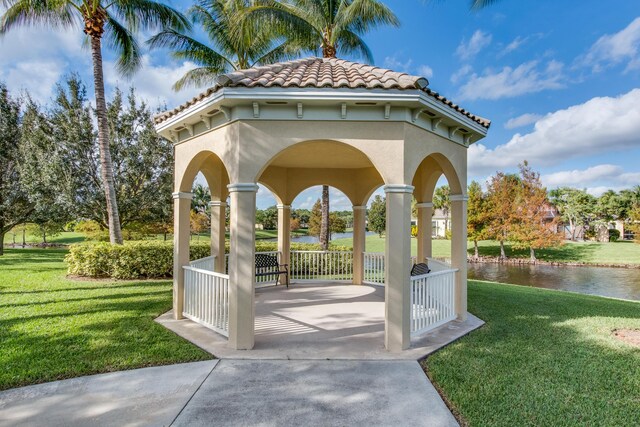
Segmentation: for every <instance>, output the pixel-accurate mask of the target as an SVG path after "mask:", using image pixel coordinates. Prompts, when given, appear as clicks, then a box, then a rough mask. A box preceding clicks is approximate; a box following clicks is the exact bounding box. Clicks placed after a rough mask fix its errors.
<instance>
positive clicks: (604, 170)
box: [541, 164, 623, 188]
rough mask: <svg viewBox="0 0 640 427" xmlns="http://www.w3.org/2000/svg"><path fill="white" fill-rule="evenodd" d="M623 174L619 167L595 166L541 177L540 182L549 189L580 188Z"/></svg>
mask: <svg viewBox="0 0 640 427" xmlns="http://www.w3.org/2000/svg"><path fill="white" fill-rule="evenodd" d="M622 172H623V170H622V168H621V167H620V166H616V165H609V164H604V165H597V166H592V167H589V168H587V169H574V170H568V171H560V172H554V173H550V174H545V175H543V176H542V177H541V178H542V182H543V183H544V184H545V185H546V186H547V187H551V188H555V187H564V186H568V187H580V186H585V185H588V184H592V183H594V182H597V181H601V180H603V179H610V178H611V177H613V176H616V175H620V174H621V173H622Z"/></svg>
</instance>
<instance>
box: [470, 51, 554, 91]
mask: <svg viewBox="0 0 640 427" xmlns="http://www.w3.org/2000/svg"><path fill="white" fill-rule="evenodd" d="M562 70H563V64H562V63H561V62H558V61H549V62H548V63H547V64H546V67H544V68H541V67H539V63H538V61H529V62H526V63H524V64H521V65H519V66H518V67H516V68H511V67H504V68H503V69H502V70H501V71H499V72H492V71H491V70H485V72H484V74H483V75H482V76H479V75H477V74H475V73H474V74H472V75H471V77H470V78H469V80H468V81H467V83H465V84H464V85H463V86H462V87H461V88H460V97H461V98H462V99H470V100H474V99H500V98H511V97H515V96H519V95H524V94H527V93H535V92H540V91H543V90H547V89H560V88H562V87H564V84H563V80H564V76H563V72H562Z"/></svg>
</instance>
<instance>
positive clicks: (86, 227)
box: [73, 220, 109, 242]
mask: <svg viewBox="0 0 640 427" xmlns="http://www.w3.org/2000/svg"><path fill="white" fill-rule="evenodd" d="M73 231H75V232H76V233H82V234H84V235H85V236H86V237H87V240H94V241H96V242H108V241H109V232H108V231H107V230H105V229H104V227H102V226H101V225H100V224H99V223H98V222H97V221H93V220H81V221H78V223H77V224H76V226H75V228H74V230H73Z"/></svg>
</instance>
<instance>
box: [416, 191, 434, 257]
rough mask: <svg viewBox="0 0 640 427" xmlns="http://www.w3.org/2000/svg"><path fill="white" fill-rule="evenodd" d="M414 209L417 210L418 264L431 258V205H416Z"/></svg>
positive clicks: (426, 203)
mask: <svg viewBox="0 0 640 427" xmlns="http://www.w3.org/2000/svg"><path fill="white" fill-rule="evenodd" d="M416 208H417V209H418V236H417V237H418V262H425V259H426V258H431V255H432V243H431V235H432V234H433V230H432V217H433V203H431V202H424V203H418V204H417V205H416Z"/></svg>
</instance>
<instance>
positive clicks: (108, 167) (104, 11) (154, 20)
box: [0, 0, 189, 244]
mask: <svg viewBox="0 0 640 427" xmlns="http://www.w3.org/2000/svg"><path fill="white" fill-rule="evenodd" d="M2 5H3V6H4V7H5V8H6V11H5V13H4V15H3V16H2V18H1V19H0V36H2V35H4V34H5V33H6V32H7V31H9V30H11V29H12V28H14V27H18V26H21V25H42V26H46V27H49V28H55V29H62V30H74V29H78V28H79V27H80V26H82V27H83V31H84V33H85V34H86V35H87V37H88V38H89V42H90V45H91V58H92V61H93V82H94V86H95V96H96V116H97V122H98V146H99V149H100V169H101V175H102V182H103V186H104V192H105V198H106V202H107V216H108V220H109V221H108V222H109V238H110V240H111V243H117V244H122V230H121V227H120V215H119V213H118V202H117V200H116V190H115V185H114V179H113V165H112V162H111V150H110V149H109V129H108V127H107V106H106V101H105V95H104V78H103V71H102V38H103V37H105V40H106V42H107V45H108V46H109V47H111V48H113V49H114V50H115V51H116V52H117V54H118V61H117V68H118V71H119V72H120V73H122V74H124V75H130V74H132V73H133V72H134V71H135V70H136V69H137V68H138V67H139V66H140V63H141V62H140V53H139V48H138V44H137V42H136V40H135V38H134V33H135V32H136V31H137V30H138V29H140V28H155V27H173V28H178V29H185V28H188V27H189V22H188V21H187V20H186V18H185V17H184V16H182V14H180V13H179V12H178V11H176V10H175V9H173V8H171V7H169V6H166V5H164V4H161V3H158V2H156V1H153V0H2Z"/></svg>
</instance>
